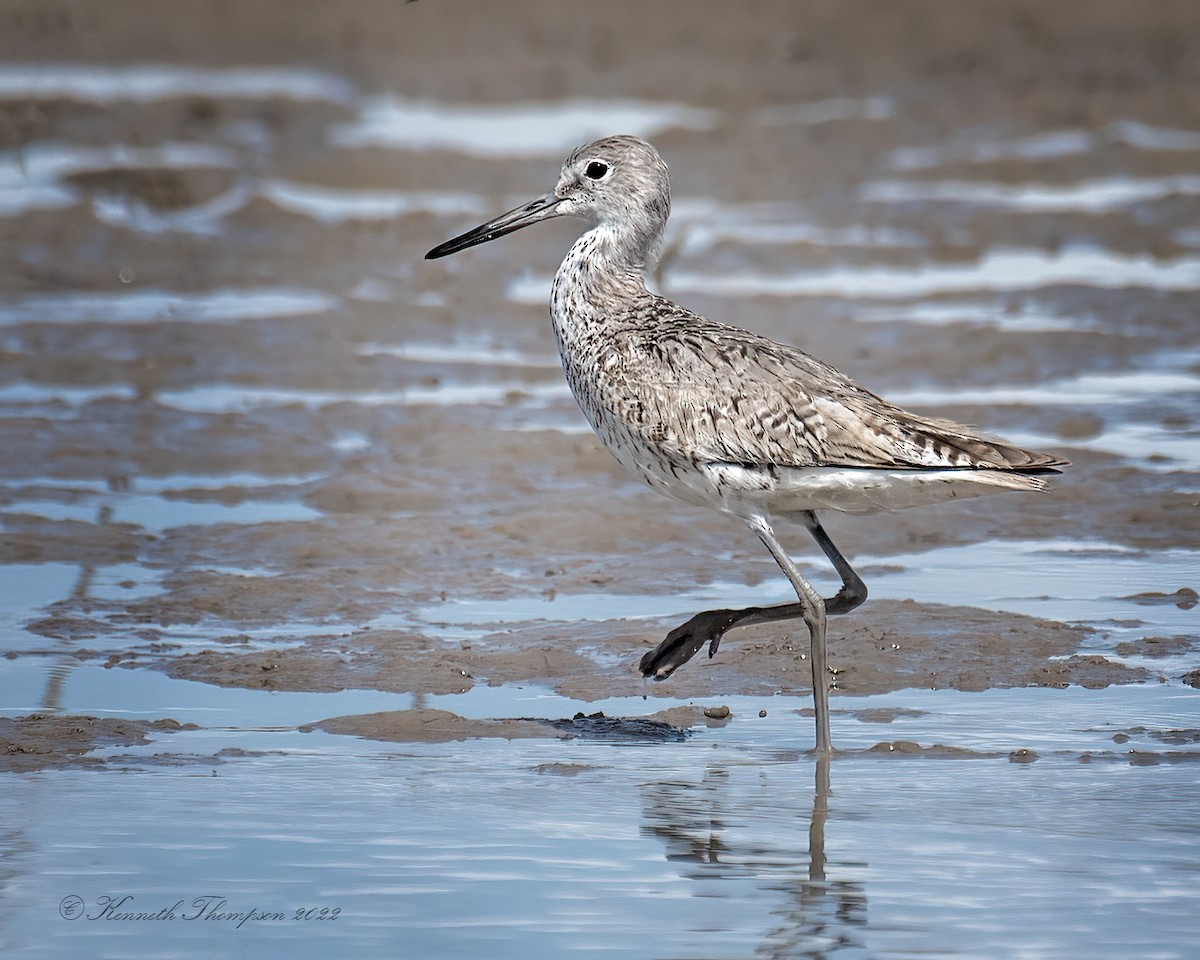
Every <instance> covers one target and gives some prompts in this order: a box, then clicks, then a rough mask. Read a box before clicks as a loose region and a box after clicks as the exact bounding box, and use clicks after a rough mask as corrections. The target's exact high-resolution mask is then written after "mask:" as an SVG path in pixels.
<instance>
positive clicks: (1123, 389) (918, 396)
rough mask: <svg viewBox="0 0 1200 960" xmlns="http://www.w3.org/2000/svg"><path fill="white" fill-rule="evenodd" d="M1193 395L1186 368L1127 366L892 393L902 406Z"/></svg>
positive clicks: (1196, 381) (1197, 387)
mask: <svg viewBox="0 0 1200 960" xmlns="http://www.w3.org/2000/svg"><path fill="white" fill-rule="evenodd" d="M1189 393H1200V374H1198V373H1192V372H1189V371H1182V370H1123V371H1118V372H1114V373H1085V374H1081V375H1080V376H1078V377H1073V378H1070V379H1066V380H1055V381H1052V382H1050V383H1044V384H1013V385H1005V386H997V387H984V388H973V387H965V388H961V389H960V388H953V387H940V388H939V387H931V388H922V389H917V390H897V391H892V392H890V393H889V394H888V399H889V400H891V401H892V402H893V403H897V404H900V405H901V406H944V405H947V404H978V405H981V406H1004V405H1012V404H1036V405H1039V406H1042V405H1046V406H1049V405H1055V404H1096V405H1120V404H1130V403H1139V402H1142V401H1146V400H1153V399H1154V398H1156V397H1162V396H1164V395H1166V394H1189Z"/></svg>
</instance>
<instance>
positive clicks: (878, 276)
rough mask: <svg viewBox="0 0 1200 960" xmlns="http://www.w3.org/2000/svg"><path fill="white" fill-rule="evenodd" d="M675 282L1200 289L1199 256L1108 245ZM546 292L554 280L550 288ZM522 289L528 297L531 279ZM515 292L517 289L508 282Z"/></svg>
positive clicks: (935, 290)
mask: <svg viewBox="0 0 1200 960" xmlns="http://www.w3.org/2000/svg"><path fill="white" fill-rule="evenodd" d="M669 279H670V287H671V288H672V289H673V290H685V291H690V292H694V293H707V294H716V295H721V296H781V297H790V296H829V297H852V298H853V297H858V298H864V299H869V298H877V297H895V298H905V297H922V296H929V295H932V294H940V293H959V292H966V291H976V290H993V291H995V290H1027V289H1035V288H1037V287H1044V286H1050V285H1052V284H1083V285H1086V286H1094V287H1104V288H1122V287H1148V288H1151V289H1157V290H1196V289H1200V257H1179V258H1177V259H1174V260H1159V259H1156V258H1154V257H1151V256H1149V255H1146V254H1139V255H1128V254H1119V253H1110V252H1108V251H1103V250H1074V251H1062V252H1058V253H1051V252H1049V251H1045V250H1032V249H1000V250H992V251H989V252H988V253H986V254H984V256H982V257H981V258H980V259H978V260H976V261H975V262H974V263H964V264H945V263H934V264H927V265H925V266H921V267H917V268H915V269H900V268H896V267H867V268H857V267H839V268H835V269H833V270H828V271H826V272H824V273H796V274H785V275H774V276H769V275H764V274H756V273H752V272H750V271H745V270H743V271H739V272H738V273H736V274H720V273H717V272H714V271H709V272H706V273H690V272H686V271H682V270H681V271H672V272H671V273H670V277H669ZM545 289H546V291H547V297H548V290H549V286H548V284H547V286H546V288H545ZM516 293H517V294H519V295H520V296H528V295H529V293H530V290H529V285H528V283H519V284H518V285H517V286H516ZM509 295H510V297H512V298H513V299H518V297H517V296H513V287H510V293H509Z"/></svg>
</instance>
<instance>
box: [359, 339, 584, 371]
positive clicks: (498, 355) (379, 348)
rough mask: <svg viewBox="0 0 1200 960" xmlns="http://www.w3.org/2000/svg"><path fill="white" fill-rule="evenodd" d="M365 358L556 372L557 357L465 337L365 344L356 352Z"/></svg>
mask: <svg viewBox="0 0 1200 960" xmlns="http://www.w3.org/2000/svg"><path fill="white" fill-rule="evenodd" d="M356 352H357V353H358V354H359V355H361V356H364V357H377V356H385V357H395V358H397V359H399V360H408V361H411V362H413V363H462V364H471V365H480V366H502V367H536V368H539V369H546V368H556V367H558V366H560V365H561V362H560V360H559V358H558V356H557V355H555V354H550V353H546V354H532V353H525V352H524V351H521V350H514V349H513V348H512V347H506V346H502V345H500V344H497V343H496V342H495V341H493V340H489V339H486V338H483V337H464V338H462V339H460V340H458V341H456V342H454V343H449V344H440V343H395V344H393V343H365V344H363V345H362V346H360V347H359V348H358V350H357V351H356Z"/></svg>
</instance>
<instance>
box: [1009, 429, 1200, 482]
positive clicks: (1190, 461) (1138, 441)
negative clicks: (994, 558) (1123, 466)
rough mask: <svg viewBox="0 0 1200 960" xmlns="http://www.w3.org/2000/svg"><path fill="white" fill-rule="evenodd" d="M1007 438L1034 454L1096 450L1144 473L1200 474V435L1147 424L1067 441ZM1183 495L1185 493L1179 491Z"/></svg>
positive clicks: (1028, 435) (1027, 435)
mask: <svg viewBox="0 0 1200 960" xmlns="http://www.w3.org/2000/svg"><path fill="white" fill-rule="evenodd" d="M1004 438H1005V439H1006V440H1009V441H1011V442H1012V443H1015V444H1018V445H1019V446H1023V447H1029V448H1030V449H1033V450H1039V449H1043V448H1045V447H1048V446H1049V447H1067V448H1070V449H1083V450H1095V451H1098V452H1101V453H1110V454H1113V455H1115V456H1119V457H1122V458H1124V459H1125V460H1127V461H1129V462H1131V463H1135V464H1136V465H1137V466H1138V468H1139V469H1141V470H1152V471H1155V472H1158V473H1170V472H1172V471H1176V470H1195V471H1200V434H1197V433H1195V432H1191V433H1189V432H1185V431H1178V430H1168V429H1166V428H1164V427H1162V426H1160V425H1158V424H1156V423H1146V422H1144V421H1138V422H1126V423H1117V424H1113V425H1111V426H1106V427H1105V428H1104V429H1103V430H1102V431H1101V432H1100V433H1098V434H1097V435H1096V436H1094V437H1086V438H1084V439H1074V438H1072V439H1070V440H1064V439H1062V438H1061V437H1057V436H1054V435H1052V434H1043V433H1033V432H1025V431H1020V430H1017V431H1005V433H1004ZM1179 492H1184V491H1183V489H1182V488H1179Z"/></svg>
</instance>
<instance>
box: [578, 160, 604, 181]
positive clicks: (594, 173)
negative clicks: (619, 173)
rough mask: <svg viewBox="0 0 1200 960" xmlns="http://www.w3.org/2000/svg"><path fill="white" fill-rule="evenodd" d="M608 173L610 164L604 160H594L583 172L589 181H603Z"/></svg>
mask: <svg viewBox="0 0 1200 960" xmlns="http://www.w3.org/2000/svg"><path fill="white" fill-rule="evenodd" d="M606 173H608V164H607V163H605V162H604V161H603V160H592V161H591V162H590V163H589V164H588V165H587V167H586V168H585V169H584V171H583V175H584V176H585V177H587V178H588V179H589V180H602V179H604V175H605V174H606Z"/></svg>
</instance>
